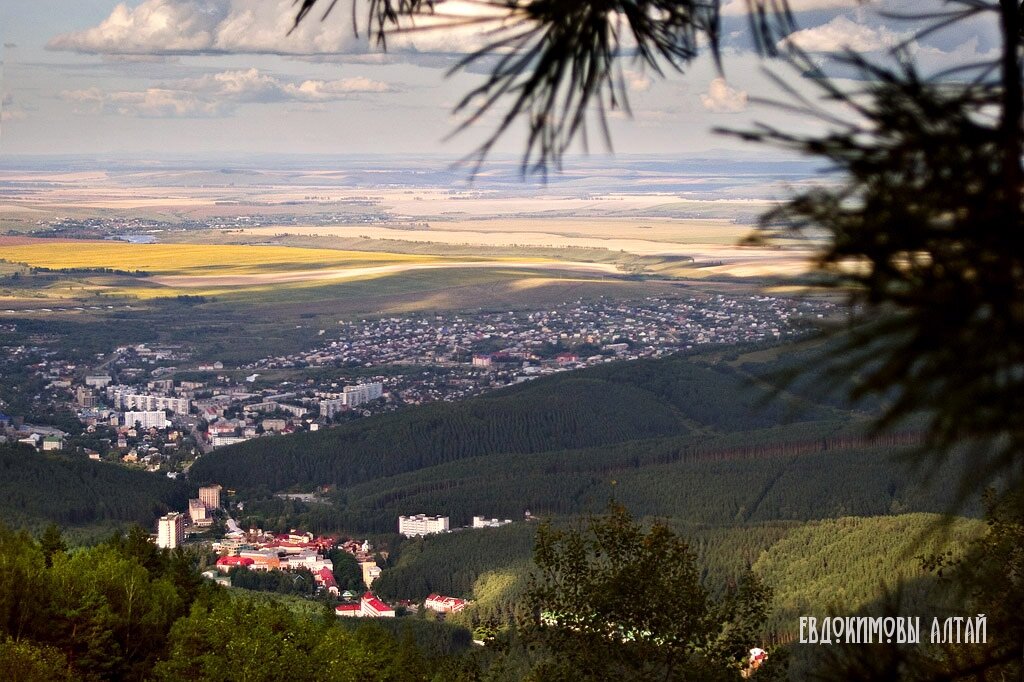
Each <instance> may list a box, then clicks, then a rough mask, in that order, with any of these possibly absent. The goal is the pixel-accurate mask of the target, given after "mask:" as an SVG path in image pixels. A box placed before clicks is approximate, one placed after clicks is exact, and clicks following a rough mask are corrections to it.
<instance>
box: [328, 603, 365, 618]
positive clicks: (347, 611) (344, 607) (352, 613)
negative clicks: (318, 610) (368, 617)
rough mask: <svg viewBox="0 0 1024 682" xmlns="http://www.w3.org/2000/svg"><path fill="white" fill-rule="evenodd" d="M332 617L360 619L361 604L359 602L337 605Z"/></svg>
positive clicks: (361, 613) (361, 614)
mask: <svg viewBox="0 0 1024 682" xmlns="http://www.w3.org/2000/svg"><path fill="white" fill-rule="evenodd" d="M334 615H336V616H338V617H339V618H361V617H362V616H363V609H362V604H360V603H359V602H352V603H350V604H338V605H337V606H335V607H334Z"/></svg>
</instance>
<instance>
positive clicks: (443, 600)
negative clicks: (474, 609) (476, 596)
mask: <svg viewBox="0 0 1024 682" xmlns="http://www.w3.org/2000/svg"><path fill="white" fill-rule="evenodd" d="M467 603H468V602H467V601H466V600H465V599H457V598H456V597H442V596H441V595H439V594H437V593H434V594H432V595H430V596H429V597H427V601H425V602H423V606H425V607H426V608H428V609H430V610H431V611H437V612H438V613H458V612H459V611H461V610H462V609H464V608H466V604H467Z"/></svg>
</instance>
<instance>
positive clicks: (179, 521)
mask: <svg viewBox="0 0 1024 682" xmlns="http://www.w3.org/2000/svg"><path fill="white" fill-rule="evenodd" d="M184 540H185V515H184V514H181V513H179V512H171V513H169V514H165V515H164V516H161V517H160V519H159V520H158V521H157V522H156V546H157V547H162V548H164V549H174V548H175V547H180V546H181V543H182V542H184Z"/></svg>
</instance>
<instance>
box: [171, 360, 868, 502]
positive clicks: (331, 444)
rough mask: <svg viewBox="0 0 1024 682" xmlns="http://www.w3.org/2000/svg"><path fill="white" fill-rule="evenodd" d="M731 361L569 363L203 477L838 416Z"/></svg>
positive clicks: (352, 476)
mask: <svg viewBox="0 0 1024 682" xmlns="http://www.w3.org/2000/svg"><path fill="white" fill-rule="evenodd" d="M770 398H771V393H770V391H769V390H768V389H766V388H765V387H764V386H762V385H760V384H755V383H753V381H752V380H751V377H750V376H749V375H748V374H745V373H744V372H742V371H740V370H738V369H735V368H732V367H730V366H728V365H726V364H709V363H705V362H702V361H701V360H699V359H697V358H689V357H685V356H679V357H672V358H668V359H662V360H643V361H636V362H629V363H614V364H610V365H606V366H602V367H596V368H592V369H588V370H582V371H578V372H572V373H565V374H560V375H556V376H553V377H548V378H545V379H540V380H536V381H533V382H529V383H527V384H524V385H520V386H516V387H512V388H507V389H503V390H500V391H496V392H494V393H491V394H487V395H484V396H481V397H477V398H473V399H469V400H466V401H463V402H459V403H454V404H448V403H444V404H432V405H426V406H422V407H417V408H411V409H406V410H403V411H400V412H397V413H392V414H386V415H381V416H378V417H373V418H369V419H365V420H359V421H357V422H354V423H351V424H347V425H345V426H341V427H339V428H335V429H330V430H327V431H323V432H314V433H303V434H299V435H296V436H291V437H289V438H283V439H282V438H267V439H258V440H254V441H249V442H246V443H242V444H239V445H236V446H230V447H226V448H224V449H222V450H218V451H216V452H214V453H211V454H210V455H207V456H206V457H204V458H202V459H201V460H200V461H198V462H196V464H195V466H194V467H193V468H192V471H191V472H190V475H191V477H192V479H193V481H195V482H199V483H202V482H206V481H216V482H218V483H221V484H222V485H225V486H227V487H230V488H235V489H239V490H253V489H265V490H272V491H273V490H282V489H286V488H289V487H293V486H297V487H305V488H311V487H313V486H316V485H337V486H342V487H345V486H351V485H355V484H359V483H363V482H366V481H372V480H375V479H378V478H381V477H386V476H394V475H397V474H401V473H403V472H408V471H417V470H419V469H423V468H426V467H431V466H436V465H439V464H444V463H448V462H454V461H458V460H462V459H468V458H471V457H479V456H485V455H495V454H503V455H505V454H525V453H537V452H554V451H562V450H569V449H577V448H586V447H594V446H606V445H612V444H619V443H626V442H630V441H638V440H642V439H649V438H658V437H665V436H679V435H684V434H691V433H692V434H694V435H702V436H708V435H714V434H723V433H732V432H743V431H751V430H756V429H763V428H769V427H772V426H776V425H778V424H780V423H784V422H786V421H790V420H791V421H804V422H806V421H820V420H840V419H842V418H843V417H846V418H847V419H848V418H849V417H850V415H849V413H844V412H840V411H837V410H836V409H834V408H832V407H829V406H824V405H818V404H815V403H813V402H811V401H809V400H806V399H796V398H793V399H790V398H788V397H785V396H783V397H780V398H777V399H774V400H770Z"/></svg>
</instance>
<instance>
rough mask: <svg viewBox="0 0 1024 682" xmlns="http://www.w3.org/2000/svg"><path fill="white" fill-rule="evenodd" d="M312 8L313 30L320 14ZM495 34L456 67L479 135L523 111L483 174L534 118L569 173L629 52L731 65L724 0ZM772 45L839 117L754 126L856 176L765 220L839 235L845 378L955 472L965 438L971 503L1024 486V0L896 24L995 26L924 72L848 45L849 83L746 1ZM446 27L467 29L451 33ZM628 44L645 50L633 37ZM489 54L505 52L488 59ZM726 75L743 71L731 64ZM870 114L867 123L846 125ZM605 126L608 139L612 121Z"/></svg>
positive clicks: (790, 22) (420, 10) (408, 4)
mask: <svg viewBox="0 0 1024 682" xmlns="http://www.w3.org/2000/svg"><path fill="white" fill-rule="evenodd" d="M335 4H336V0H330V2H320V0H303V2H302V4H301V6H300V8H299V11H298V13H297V15H296V17H295V22H296V25H297V24H298V23H299V22H301V21H303V20H305V18H306V17H307V16H308V14H309V13H310V12H311V11H312V9H313V8H314V7H315V6H326V12H325V13H324V14H323V15H322V16H323V17H325V18H326V16H327V15H328V14H329V13H330V11H331V9H333V8H334V6H335ZM367 7H368V26H367V29H368V31H369V32H370V33H371V35H374V36H375V37H376V39H377V40H378V42H379V43H381V44H382V45H384V44H386V41H385V38H386V34H387V32H388V31H390V30H396V29H398V30H400V29H402V28H403V27H404V26H405V25H406V22H407V21H408V20H409V19H410V18H411V17H417V16H421V15H425V14H429V13H432V12H434V10H435V3H434V2H430V1H429V0H427V1H424V0H367ZM491 7H492V9H494V12H495V14H494V15H492V16H490V17H482V18H481V17H474V18H472V19H464V20H463V21H466V22H492V23H490V24H489V27H490V28H493V29H494V30H493V31H492V32H491V33H490V34H489V35H491V36H492V41H491V42H490V43H489V44H488V45H486V46H485V47H484V48H482V49H480V50H479V51H477V52H475V53H472V54H469V55H467V56H466V57H465V58H464V59H463V60H462V61H461V62H459V64H458V65H457V66H456V69H459V68H464V67H466V66H469V65H484V66H487V67H489V68H490V75H489V76H488V77H486V78H485V80H484V82H483V84H482V85H480V86H479V87H478V88H476V89H474V90H472V91H471V92H470V93H468V94H467V95H466V97H465V98H464V99H463V100H462V101H461V102H460V103H459V105H458V107H457V111H459V112H464V113H467V117H466V118H465V121H464V125H471V124H473V123H475V122H476V121H478V120H479V119H480V117H481V116H482V114H483V113H485V112H487V111H490V110H492V109H496V108H497V107H499V106H501V103H503V102H506V101H507V102H509V104H508V107H507V110H506V112H505V114H504V115H503V116H502V117H501V122H500V124H499V126H498V128H497V130H496V131H495V133H494V135H493V136H492V137H491V138H489V140H488V141H487V142H486V143H485V144H484V145H483V146H482V147H481V148H480V149H479V150H478V152H477V153H476V155H475V158H476V160H477V162H478V163H479V162H480V161H482V159H483V158H484V157H485V156H486V154H487V153H488V151H489V150H490V149H491V147H492V146H493V144H494V142H495V140H496V139H497V137H498V136H500V135H502V134H503V133H504V132H506V131H507V130H508V129H509V127H510V126H511V125H512V123H513V122H514V121H516V120H517V119H524V120H525V124H526V127H527V131H528V138H527V140H528V141H527V145H526V150H525V152H524V155H523V166H522V167H523V170H524V172H525V171H538V172H541V173H545V172H546V171H547V169H548V167H549V165H553V166H554V167H556V168H558V167H559V166H560V164H561V161H562V155H563V153H564V152H565V150H566V149H567V148H568V146H569V144H570V143H571V142H572V141H573V140H575V139H576V138H581V139H583V141H584V142H585V141H586V116H587V112H588V111H591V110H593V111H596V113H597V117H598V120H599V122H601V123H602V125H603V120H604V119H603V113H604V111H605V110H606V109H607V108H623V109H626V110H627V111H628V102H627V100H626V93H625V90H624V88H623V86H622V84H621V79H620V78H619V75H620V70H621V68H622V63H623V62H624V61H625V60H627V59H632V60H635V61H638V62H640V63H641V64H642V65H644V66H645V67H647V68H649V69H651V70H652V71H654V72H655V73H658V74H662V73H664V72H670V71H682V69H683V68H684V67H685V66H686V65H688V64H689V62H690V61H692V60H693V59H694V57H695V56H696V55H697V53H698V45H699V43H700V41H701V40H702V39H703V40H706V42H707V45H708V49H709V50H710V51H711V53H712V54H713V55H714V56H715V58H716V60H718V59H719V56H720V55H719V50H718V44H719V21H718V17H719V0H617V1H616V2H603V1H601V0H512V1H511V2H508V3H501V4H500V5H497V4H496V5H493V6H491ZM747 9H748V13H749V16H750V24H751V28H752V33H753V36H754V38H755V42H756V46H757V48H758V50H759V51H760V52H761V54H763V55H765V56H774V57H781V58H782V62H783V63H784V64H787V65H788V66H790V67H792V69H793V71H794V73H795V74H798V75H799V77H801V78H803V77H805V76H808V75H809V76H811V77H813V79H814V81H815V82H816V83H817V84H818V86H819V87H820V90H821V94H822V96H823V98H824V99H825V100H826V101H828V102H830V103H831V104H832V105H834V106H831V107H829V108H827V109H823V108H821V107H819V106H818V105H816V104H815V103H813V102H811V101H809V100H807V99H806V98H804V97H802V96H801V95H800V94H799V93H798V92H797V91H796V90H795V89H793V88H792V87H789V86H787V85H786V84H785V81H783V80H782V79H780V80H779V83H780V85H781V86H782V87H783V89H784V92H785V95H786V101H783V102H781V103H780V106H782V107H784V108H786V109H788V110H794V111H797V112H800V113H803V114H805V115H807V116H809V117H813V118H816V119H818V120H820V121H824V122H825V123H826V124H827V126H828V128H829V129H828V130H827V131H826V132H825V133H821V134H810V135H808V134H790V133H786V132H784V131H780V130H776V129H772V128H770V127H760V128H757V129H755V130H752V131H746V132H742V133H739V134H740V135H742V136H743V137H744V138H746V139H749V140H753V141H756V142H762V143H768V144H775V145H781V146H783V147H787V148H790V149H793V150H796V151H799V152H801V153H803V154H806V155H809V156H812V157H819V158H823V159H826V160H828V161H830V162H831V163H832V165H833V167H834V168H835V169H836V171H837V172H838V174H839V175H840V182H839V183H838V184H837V183H833V184H830V185H820V186H817V187H814V188H812V189H810V190H808V191H804V192H801V193H799V194H797V195H796V196H794V197H793V198H792V199H790V200H789V201H787V202H786V203H785V204H784V205H783V206H781V207H780V208H779V209H778V210H776V211H774V212H772V213H770V214H769V215H767V216H765V219H764V221H763V224H762V227H763V228H764V229H765V230H766V231H767V232H768V233H772V232H777V231H778V226H779V225H780V224H781V225H783V228H782V229H783V230H785V231H790V232H795V233H798V234H805V233H806V232H808V231H815V232H817V233H821V232H823V233H824V234H825V237H826V239H825V245H824V247H823V248H822V249H821V252H820V254H819V258H818V264H819V266H820V269H821V271H822V272H823V273H825V274H827V275H828V276H829V277H830V279H829V281H830V283H831V284H833V285H835V286H838V287H842V290H843V291H846V292H848V293H849V295H850V303H851V306H850V311H851V312H850V317H849V324H848V325H847V327H846V329H845V332H846V336H845V338H844V341H843V343H842V344H841V352H840V353H838V354H837V355H835V356H833V357H832V358H831V359H829V360H828V361H827V362H828V364H829V366H830V369H831V371H833V372H838V373H841V374H845V375H850V374H854V375H856V376H859V377H860V381H859V387H858V388H857V390H856V391H855V397H862V396H866V395H871V394H875V395H881V396H884V397H886V398H889V399H890V401H889V403H888V406H887V408H886V409H885V411H884V414H883V416H882V418H881V419H880V421H879V422H878V426H879V428H880V429H884V428H888V427H891V426H892V425H894V424H896V423H898V422H900V421H901V420H904V419H907V418H908V417H912V416H914V415H915V414H920V413H924V414H926V415H927V419H928V422H927V427H926V437H927V439H926V443H925V444H924V446H923V447H922V448H921V451H920V453H919V454H920V455H921V458H922V461H925V462H927V463H928V464H930V465H934V464H936V463H939V464H941V463H942V462H943V461H944V459H945V457H946V456H947V455H948V454H949V453H950V451H951V449H952V448H953V447H955V446H957V445H958V444H961V443H965V442H966V443H969V444H971V446H972V447H973V448H974V456H975V458H976V461H977V464H976V466H975V467H972V468H971V471H970V475H969V476H967V477H966V478H965V479H964V480H963V484H962V486H961V490H960V495H959V496H958V500H957V501H959V502H963V501H964V500H965V499H966V498H967V497H968V496H970V495H973V494H975V493H977V492H979V491H980V489H981V488H983V487H984V486H986V485H988V484H989V483H992V482H995V481H998V482H1000V483H1001V484H1002V485H1003V486H1004V488H1005V489H1012V488H1017V487H1020V486H1021V484H1022V483H1024V456H1022V455H1024V417H1022V415H1024V409H1022V408H1024V230H1022V224H1021V222H1022V217H1024V216H1022V210H1024V209H1022V206H1024V196H1022V192H1024V168H1022V165H1021V157H1022V153H1024V132H1022V131H1024V126H1022V119H1024V85H1022V82H1021V75H1022V73H1021V56H1022V55H1021V52H1022V50H1021V47H1022V36H1021V29H1022V24H1024V22H1022V16H1021V14H1022V9H1021V5H1020V4H1019V3H1018V2H1017V1H1016V0H948V1H947V2H945V3H942V4H941V6H940V7H939V8H938V9H936V10H935V11H933V12H925V11H922V12H920V13H917V14H913V13H912V14H890V15H889V16H890V17H892V18H894V19H896V20H906V21H909V22H913V25H914V26H915V27H916V28H915V31H914V35H913V37H915V38H916V37H920V36H924V35H928V34H931V33H934V32H936V31H940V30H943V29H949V28H955V27H957V26H959V25H961V24H962V22H965V21H968V20H970V21H988V22H989V23H990V24H991V25H992V26H993V27H994V28H995V29H996V30H997V32H998V35H999V36H1000V39H1001V43H1000V44H999V45H998V49H997V50H996V56H995V57H994V58H992V59H991V60H987V61H982V62H980V63H976V64H961V65H958V66H955V67H953V68H951V69H948V70H946V71H943V72H941V73H939V74H935V75H933V76H931V77H928V78H924V77H923V76H921V74H920V73H919V72H918V71H917V70H916V69H915V68H914V66H913V64H912V61H911V59H910V57H909V56H908V55H909V50H908V49H907V47H908V44H909V41H902V42H901V43H900V44H899V45H897V46H896V47H895V48H894V49H893V51H892V54H891V55H890V56H891V58H890V59H889V60H888V61H886V62H882V63H871V62H869V61H868V60H867V59H866V58H864V57H863V56H862V55H859V54H856V53H854V52H846V53H843V54H839V55H834V56H833V57H834V59H835V60H836V61H838V62H839V63H840V64H843V65H845V66H847V67H851V66H852V67H853V68H854V69H855V70H856V71H857V72H858V73H859V83H858V85H856V86H850V87H841V86H840V85H837V84H836V83H835V82H833V81H832V80H830V79H829V78H828V77H827V76H826V74H825V73H824V70H823V68H822V66H821V65H820V64H819V63H818V62H817V61H816V60H814V59H811V58H810V57H808V55H806V54H803V53H802V52H801V51H800V50H799V49H798V48H797V47H796V46H795V45H794V44H793V43H792V42H789V41H787V40H786V36H787V35H788V34H790V33H791V32H793V31H794V30H795V29H796V28H797V27H796V24H795V20H794V15H793V13H792V12H791V11H790V8H789V4H788V2H787V1H786V0H747ZM440 25H441V26H442V28H441V29H438V30H443V27H444V26H451V25H452V24H451V23H450V22H449V23H447V24H445V23H442V24H440ZM628 42H632V43H635V47H629V46H627V43H628ZM485 60H487V61H485ZM720 66H721V67H722V68H724V66H726V65H720ZM844 108H845V110H846V111H848V112H851V113H852V117H851V118H850V120H845V119H843V118H841V117H839V116H837V115H836V114H835V112H836V111H837V110H839V111H842V110H844ZM602 129H603V130H604V131H605V136H606V138H607V129H606V128H602Z"/></svg>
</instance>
